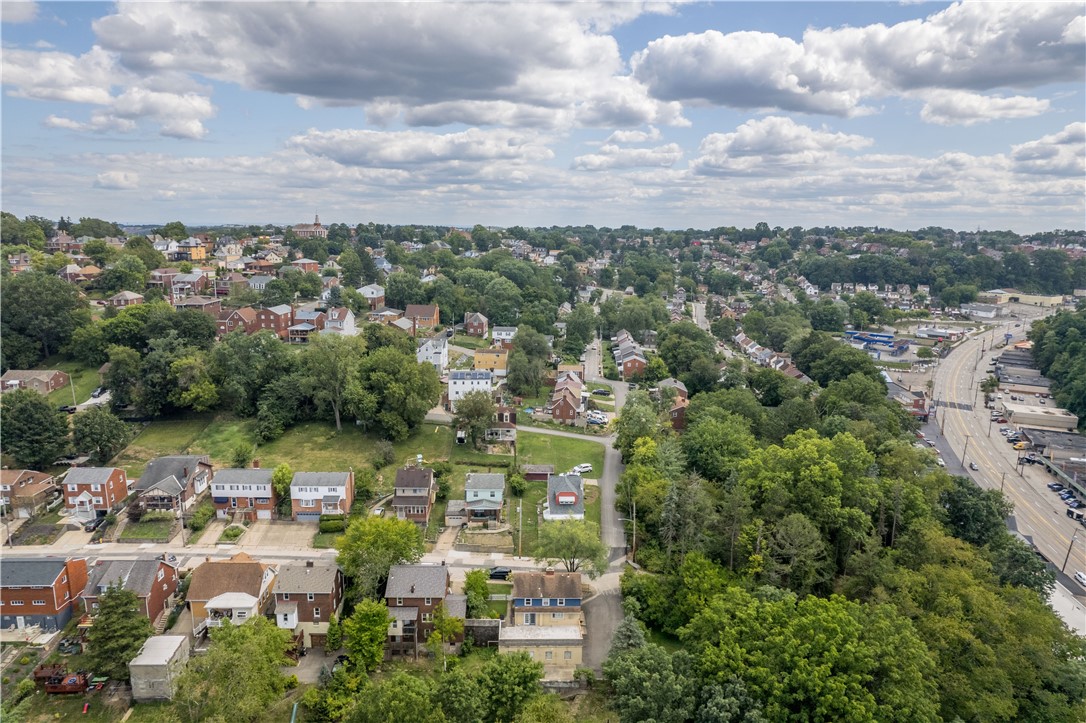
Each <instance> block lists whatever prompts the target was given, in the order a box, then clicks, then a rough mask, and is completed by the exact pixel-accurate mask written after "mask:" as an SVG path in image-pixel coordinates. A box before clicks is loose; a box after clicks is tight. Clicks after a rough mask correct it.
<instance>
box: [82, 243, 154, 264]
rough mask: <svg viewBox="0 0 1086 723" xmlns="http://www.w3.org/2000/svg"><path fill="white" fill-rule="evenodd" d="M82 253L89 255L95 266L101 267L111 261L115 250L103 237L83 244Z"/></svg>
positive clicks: (115, 253)
mask: <svg viewBox="0 0 1086 723" xmlns="http://www.w3.org/2000/svg"><path fill="white" fill-rule="evenodd" d="M83 255H84V256H89V257H90V260H91V261H93V262H94V264H95V265H96V266H98V267H102V266H105V265H106V264H108V263H109V262H110V261H112V260H113V258H114V257H115V256H116V255H117V252H116V251H115V250H114V249H113V247H112V246H110V245H109V244H107V243H106V242H105V241H104V240H103V239H100V238H94V239H91V240H90V241H88V242H87V243H85V244H83ZM141 263H142V262H141Z"/></svg>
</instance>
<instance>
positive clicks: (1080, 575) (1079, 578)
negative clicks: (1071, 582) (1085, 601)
mask: <svg viewBox="0 0 1086 723" xmlns="http://www.w3.org/2000/svg"><path fill="white" fill-rule="evenodd" d="M1075 582H1077V583H1078V584H1079V585H1082V586H1083V587H1086V572H1082V571H1079V572H1076V573H1075Z"/></svg>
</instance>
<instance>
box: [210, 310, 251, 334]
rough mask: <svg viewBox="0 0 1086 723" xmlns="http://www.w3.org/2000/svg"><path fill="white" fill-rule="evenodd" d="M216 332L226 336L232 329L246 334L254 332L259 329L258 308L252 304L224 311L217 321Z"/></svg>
mask: <svg viewBox="0 0 1086 723" xmlns="http://www.w3.org/2000/svg"><path fill="white" fill-rule="evenodd" d="M215 326H216V333H217V334H218V336H219V337H220V338H221V337H224V336H226V335H227V334H229V333H230V332H232V331H237V330H240V331H241V332H242V333H244V334H252V333H254V332H256V330H257V329H258V327H257V323H256V309H254V308H253V307H251V306H243V307H242V308H240V309H233V310H232V311H224V312H222V313H220V314H219V317H218V319H216V321H215Z"/></svg>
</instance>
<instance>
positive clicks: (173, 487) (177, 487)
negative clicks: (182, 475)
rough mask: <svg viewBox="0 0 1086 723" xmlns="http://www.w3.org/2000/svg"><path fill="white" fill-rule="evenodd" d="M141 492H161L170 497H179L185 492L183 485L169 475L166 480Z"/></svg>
mask: <svg viewBox="0 0 1086 723" xmlns="http://www.w3.org/2000/svg"><path fill="white" fill-rule="evenodd" d="M141 491H142V492H162V493H164V494H167V495H169V496H170V497H180V496H181V493H182V492H184V491H185V485H183V484H181V482H179V481H178V479H177V478H176V477H174V476H173V475H170V476H169V477H167V478H166V479H163V480H159V481H158V482H155V483H154V484H151V485H149V486H148V487H147V488H146V489H144V490H141Z"/></svg>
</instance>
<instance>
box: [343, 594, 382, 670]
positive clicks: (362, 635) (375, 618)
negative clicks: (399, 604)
mask: <svg viewBox="0 0 1086 723" xmlns="http://www.w3.org/2000/svg"><path fill="white" fill-rule="evenodd" d="M391 621H392V616H390V615H389V614H388V606H386V605H385V601H384V600H369V599H366V600H361V601H360V602H359V603H358V604H357V605H355V608H354V612H353V613H351V616H350V617H349V618H347V619H346V620H344V621H343V647H345V648H347V651H348V652H349V653H350V655H351V662H352V663H353V664H354V665H356V666H358V668H360V669H361V670H363V671H365V672H367V673H369V672H370V671H372V670H373V669H374V668H376V667H377V666H378V665H379V664H380V662H381V661H382V660H384V657H385V640H387V639H388V624H389V622H391Z"/></svg>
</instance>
